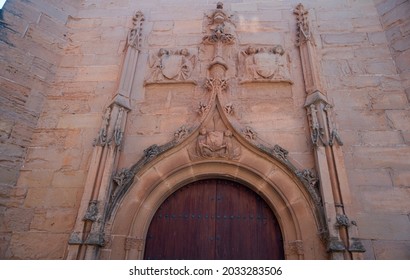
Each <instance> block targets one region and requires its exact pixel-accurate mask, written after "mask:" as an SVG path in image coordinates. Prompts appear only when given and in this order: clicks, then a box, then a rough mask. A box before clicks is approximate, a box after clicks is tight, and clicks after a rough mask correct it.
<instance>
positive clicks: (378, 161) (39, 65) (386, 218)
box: [0, 0, 410, 259]
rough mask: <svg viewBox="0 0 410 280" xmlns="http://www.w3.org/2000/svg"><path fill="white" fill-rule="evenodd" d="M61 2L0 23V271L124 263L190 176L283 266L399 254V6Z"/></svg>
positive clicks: (403, 16)
mask: <svg viewBox="0 0 410 280" xmlns="http://www.w3.org/2000/svg"><path fill="white" fill-rule="evenodd" d="M46 2H47V3H46ZM71 2H72V1H18V0H8V1H7V2H6V4H5V6H4V8H3V10H1V14H0V15H1V18H0V28H1V29H0V44H1V49H2V52H1V57H2V60H1V61H2V62H1V63H2V65H3V67H1V70H0V81H1V86H0V88H1V95H0V99H1V102H0V112H1V119H0V133H1V134H0V140H1V142H0V258H2V259H67V258H68V259H73V258H89V259H92V258H103V259H104V258H114V259H119V258H141V252H142V251H143V249H144V238H145V236H144V228H146V227H147V225H146V224H147V222H149V217H150V215H152V211H155V209H156V207H158V206H159V205H160V201H162V200H163V199H164V198H166V196H167V195H169V192H170V191H172V190H175V189H177V188H178V187H180V186H181V184H182V182H183V181H187V180H188V181H189V180H191V181H192V180H195V178H200V177H201V178H202V177H204V176H205V177H206V176H210V175H207V174H217V175H218V176H227V177H228V178H231V179H236V180H241V181H243V182H247V183H248V184H249V185H252V186H253V188H254V189H255V190H257V191H258V192H259V193H262V194H264V197H265V199H266V200H267V201H268V202H269V203H271V205H273V206H272V207H274V208H275V213H277V214H278V215H280V217H281V219H283V220H284V221H287V222H288V223H287V225H282V227H283V228H282V230H283V231H284V232H285V234H284V236H285V242H286V244H285V255H286V257H287V258H289V259H294V258H296V259H325V258H345V259H360V258H364V259H409V258H410V255H409V252H410V239H409V235H408V232H410V206H409V203H408V201H409V199H410V162H409V160H408V158H409V156H410V147H409V144H410V127H409V123H410V121H409V119H410V107H409V98H410V92H409V90H410V89H409V77H410V50H409V42H410V38H409V26H410V19H409V17H408V14H410V3H409V2H408V1H405V0H401V1H400V0H374V1H371V0H364V1H354V0H343V1H340V0H334V1H325V2H324V1H316V0H306V1H303V3H302V4H303V5H302V6H300V5H298V4H299V2H298V1H287V0H282V1H264V0H240V1H238V0H235V1H233V0H232V1H228V0H226V1H224V2H223V5H221V4H217V2H218V1H196V0H166V1H165V0H153V1H129V0H122V1H103V0H102V1H85V0H84V1H75V2H76V3H75V4H72V3H71ZM176 167H178V168H179V169H178V170H179V171H177V170H176ZM151 188H153V189H151ZM151 193H152V194H151ZM278 193H281V195H282V196H283V197H286V198H287V199H288V201H290V202H291V203H290V204H286V203H285V201H284V200H282V199H280V198H279V196H278V195H277V194H278ZM131 196H132V197H136V201H131V200H130V197H131ZM143 200H145V201H147V202H146V203H147V204H142V202H141V201H143ZM138 203H141V204H140V205H141V208H143V209H144V210H139V208H138V207H136V206H135V205H137V204H138ZM289 207H290V209H291V210H292V211H293V213H297V215H296V217H291V215H289V214H287V210H286V209H288V208H289ZM137 208H138V209H137ZM131 210H132V211H134V212H133V213H134V216H133V218H134V219H133V220H132V221H129V220H126V218H124V217H126V215H125V214H124V213H127V211H131ZM128 222H129V223H128ZM312 225H313V226H312ZM298 230H301V231H302V232H299V233H298ZM320 237H321V238H320ZM50 244H51V245H50ZM124 244H125V246H124Z"/></svg>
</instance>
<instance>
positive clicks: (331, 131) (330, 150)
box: [294, 4, 363, 259]
mask: <svg viewBox="0 0 410 280" xmlns="http://www.w3.org/2000/svg"><path fill="white" fill-rule="evenodd" d="M294 13H295V15H296V17H297V45H298V46H299V50H300V57H301V61H302V71H303V77H304V81H305V89H306V94H307V97H306V102H305V108H306V110H307V116H308V120H309V126H310V134H311V140H312V144H313V147H314V153H315V162H316V168H317V171H318V176H319V181H320V191H321V195H322V202H323V207H324V211H325V215H326V221H327V228H328V234H327V249H328V252H329V253H330V257H331V258H332V259H351V258H360V256H358V255H357V252H358V251H361V252H363V250H362V249H363V246H359V245H358V244H359V243H360V241H359V240H358V239H357V231H356V223H352V224H351V223H350V222H346V223H341V222H340V221H341V219H340V217H353V213H351V195H350V189H349V185H348V182H347V176H346V170H345V166H344V159H343V154H342V151H341V148H340V146H341V145H343V142H342V140H341V138H340V136H339V134H338V133H337V130H336V126H335V123H334V120H333V116H332V114H333V113H332V105H331V104H330V103H329V101H328V99H327V96H326V93H325V91H324V90H323V88H322V83H321V80H320V76H321V74H320V71H319V67H318V62H317V61H318V60H317V57H316V49H315V43H314V41H313V37H312V33H311V28H310V24H309V20H308V11H307V10H306V9H305V8H304V6H303V5H302V4H299V5H298V6H297V7H296V8H295V10H294ZM344 220H345V221H346V219H344ZM354 244H356V245H357V246H356V245H354ZM353 245H354V246H353ZM355 248H360V250H356V249H355ZM353 251H354V252H355V254H352V253H351V252H353Z"/></svg>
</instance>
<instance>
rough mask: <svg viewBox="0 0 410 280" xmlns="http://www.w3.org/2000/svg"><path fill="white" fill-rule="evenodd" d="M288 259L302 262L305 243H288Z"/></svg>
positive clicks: (286, 252)
mask: <svg viewBox="0 0 410 280" xmlns="http://www.w3.org/2000/svg"><path fill="white" fill-rule="evenodd" d="M285 254H286V259H295V260H298V259H299V260H302V259H303V255H304V249H303V241H302V240H293V241H288V242H287V244H286V247H285Z"/></svg>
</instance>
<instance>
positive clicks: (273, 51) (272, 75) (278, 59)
mask: <svg viewBox="0 0 410 280" xmlns="http://www.w3.org/2000/svg"><path fill="white" fill-rule="evenodd" d="M239 62H240V67H241V68H240V69H242V82H243V83H246V82H287V83H290V84H292V83H293V82H292V81H291V79H290V73H289V58H288V56H287V55H286V54H285V51H284V49H283V47H282V46H281V45H275V46H273V47H269V48H266V47H264V48H256V47H253V46H249V47H248V48H247V49H246V50H244V51H242V52H240V54H239Z"/></svg>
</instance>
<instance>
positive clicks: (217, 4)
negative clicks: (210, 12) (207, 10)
mask: <svg viewBox="0 0 410 280" xmlns="http://www.w3.org/2000/svg"><path fill="white" fill-rule="evenodd" d="M216 8H217V9H221V10H222V9H223V8H224V3H222V2H218V3H216Z"/></svg>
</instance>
